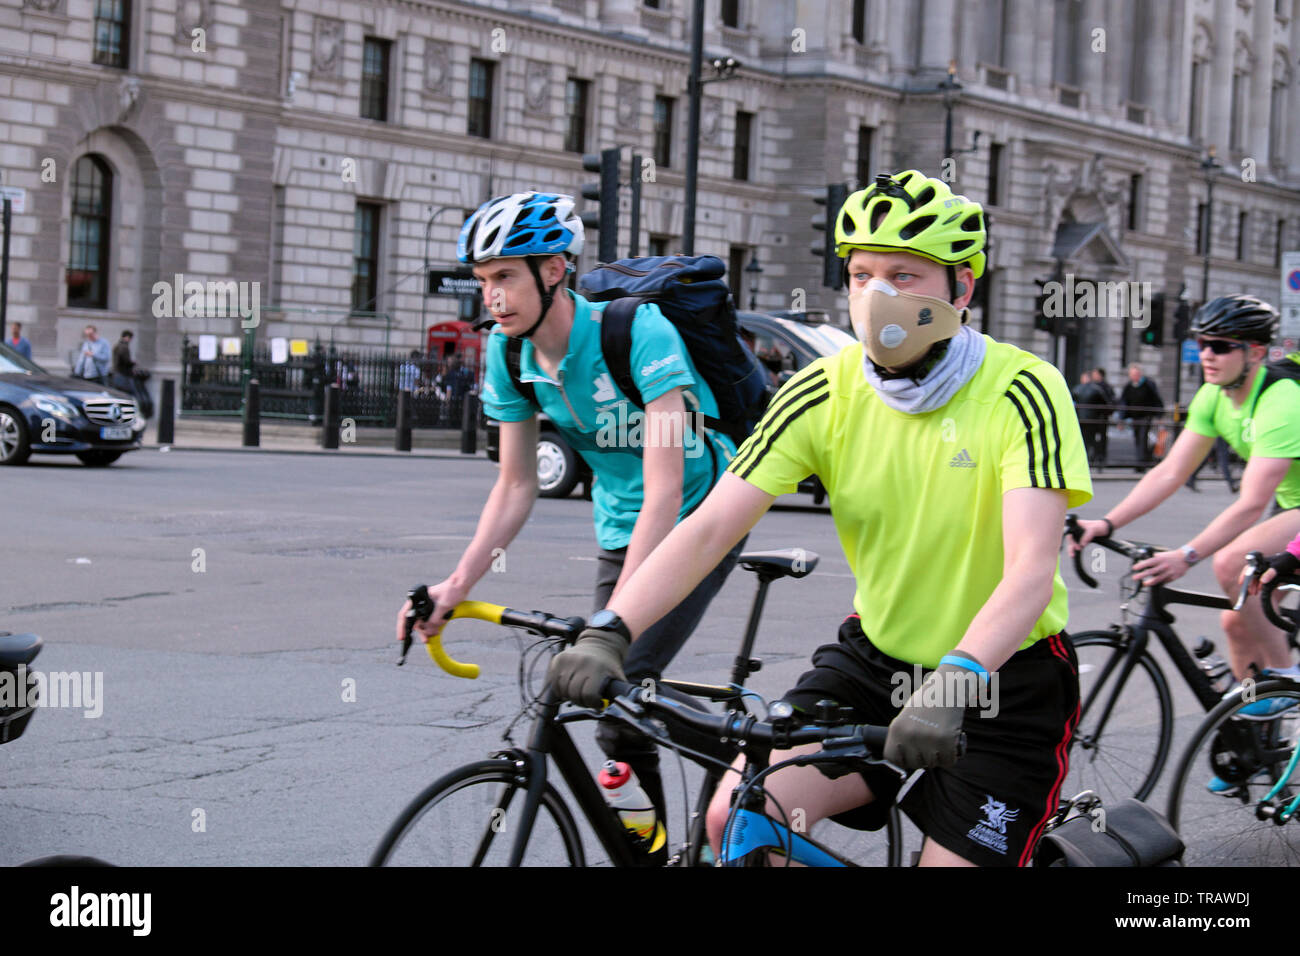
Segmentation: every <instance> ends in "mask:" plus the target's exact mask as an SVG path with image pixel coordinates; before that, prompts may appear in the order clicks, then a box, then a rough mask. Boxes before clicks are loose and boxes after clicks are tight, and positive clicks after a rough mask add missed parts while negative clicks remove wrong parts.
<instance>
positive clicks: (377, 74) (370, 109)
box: [361, 37, 393, 123]
mask: <svg viewBox="0 0 1300 956" xmlns="http://www.w3.org/2000/svg"><path fill="white" fill-rule="evenodd" d="M392 46H393V45H392V44H391V43H390V42H388V41H387V40H377V39H375V38H374V37H366V45H365V49H364V51H363V52H362V59H361V115H362V117H364V118H365V119H372V120H379V121H380V122H381V123H387V122H388V54H389V51H390V50H391V49H392Z"/></svg>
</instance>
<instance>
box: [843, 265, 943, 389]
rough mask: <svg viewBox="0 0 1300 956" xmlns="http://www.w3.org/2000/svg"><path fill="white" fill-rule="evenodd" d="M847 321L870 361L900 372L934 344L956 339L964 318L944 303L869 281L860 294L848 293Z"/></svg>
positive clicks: (883, 282) (879, 280)
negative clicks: (851, 324) (850, 323)
mask: <svg viewBox="0 0 1300 956" xmlns="http://www.w3.org/2000/svg"><path fill="white" fill-rule="evenodd" d="M964 311H965V310H963V312H964ZM849 319H850V321H851V322H852V323H853V331H854V332H855V333H856V334H857V336H858V338H859V339H860V340H861V341H862V344H863V345H864V346H865V347H866V351H867V355H868V356H869V357H870V358H871V361H873V362H875V363H876V364H877V365H879V366H881V367H883V368H890V369H900V368H906V367H907V366H909V365H911V364H912V363H913V362H916V361H917V360H919V359H920V358H921V357H922V356H923V355H925V353H926V351H927V350H928V349H929V348H930V346H931V345H934V343H936V342H942V341H943V340H944V339H950V338H952V337H953V336H954V335H956V334H957V332H958V331H959V330H960V329H961V326H962V322H963V319H964V316H963V314H962V313H959V312H958V311H957V310H956V309H954V308H953V307H952V304H951V303H949V302H945V301H944V300H943V299H937V298H935V297H934V296H932V295H918V294H916V293H914V292H900V291H899V290H898V289H895V288H894V287H893V286H892V285H890V284H889V283H888V282H886V281H885V280H884V279H872V280H871V281H869V282H868V283H867V284H866V285H865V286H864V287H863V288H862V290H861V291H860V292H856V293H850V295H849Z"/></svg>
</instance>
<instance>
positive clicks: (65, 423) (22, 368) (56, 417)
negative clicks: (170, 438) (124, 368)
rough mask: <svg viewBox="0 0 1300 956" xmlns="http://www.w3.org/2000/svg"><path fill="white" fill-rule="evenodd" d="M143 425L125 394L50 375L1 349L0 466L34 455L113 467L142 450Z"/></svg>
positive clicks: (3, 346) (81, 380) (133, 403)
mask: <svg viewBox="0 0 1300 956" xmlns="http://www.w3.org/2000/svg"><path fill="white" fill-rule="evenodd" d="M144 426H145V421H144V419H143V418H142V417H140V415H139V411H138V409H137V407H136V401H135V398H133V397H132V396H130V395H128V394H127V393H126V392H121V391H118V390H117V389H115V388H108V387H106V386H103V385H98V384H96V383H94V382H88V381H86V380H85V379H80V378H68V377H66V376H61V375H52V374H51V373H49V372H47V371H46V370H45V369H43V368H41V367H40V366H39V365H37V364H36V363H35V362H33V361H31V360H30V359H25V358H23V357H22V356H21V355H19V354H18V353H17V352H15V351H14V350H13V349H12V348H10V347H9V346H7V345H4V344H0V465H21V464H22V463H23V462H25V461H26V460H27V458H28V456H29V455H31V454H32V453H33V452H35V453H37V454H42V455H76V456H77V457H78V458H79V459H81V461H82V462H83V463H84V464H87V465H91V466H97V467H102V466H104V465H111V464H112V463H113V462H115V461H117V460H118V458H120V457H121V456H122V453H123V452H127V451H133V450H134V449H136V448H139V447H140V438H141V436H142V435H143V434H144Z"/></svg>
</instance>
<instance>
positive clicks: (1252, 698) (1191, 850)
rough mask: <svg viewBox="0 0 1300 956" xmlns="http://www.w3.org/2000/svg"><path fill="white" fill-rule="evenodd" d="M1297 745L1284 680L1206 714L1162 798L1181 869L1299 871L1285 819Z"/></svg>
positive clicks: (1292, 821)
mask: <svg viewBox="0 0 1300 956" xmlns="http://www.w3.org/2000/svg"><path fill="white" fill-rule="evenodd" d="M1243 708H1250V710H1251V711H1256V713H1250V712H1247V713H1243V712H1242V711H1243ZM1268 710H1272V711H1274V712H1273V713H1262V714H1261V713H1258V711H1268ZM1298 739H1300V684H1296V683H1294V682H1292V681H1284V680H1271V681H1263V682H1261V683H1258V684H1256V685H1254V688H1253V689H1247V690H1244V691H1242V693H1240V694H1236V695H1234V696H1232V697H1230V698H1228V699H1227V700H1225V701H1223V702H1222V703H1220V704H1219V705H1218V706H1217V707H1215V708H1214V709H1213V710H1212V711H1210V713H1209V715H1208V716H1207V717H1206V718H1205V721H1204V722H1203V723H1202V724H1201V726H1200V728H1199V729H1198V730H1197V732H1196V736H1195V737H1193V738H1192V741H1191V743H1190V744H1188V745H1187V750H1186V751H1184V753H1183V757H1182V759H1181V760H1180V761H1179V763H1178V769H1177V771H1176V773H1175V775H1174V785H1173V789H1172V790H1171V791H1170V794H1169V807H1168V816H1169V822H1170V823H1171V824H1172V825H1173V827H1174V828H1175V829H1176V830H1177V831H1178V833H1179V835H1180V836H1181V837H1182V838H1183V842H1184V843H1185V844H1186V845H1187V852H1186V853H1185V854H1184V856H1183V861H1184V862H1185V863H1186V864H1187V865H1188V866H1300V819H1296V818H1295V817H1290V818H1288V817H1287V815H1286V811H1287V809H1289V808H1290V807H1291V805H1292V804H1293V803H1295V802H1296V798H1297V796H1300V767H1295V766H1294V765H1293V764H1292V762H1291V758H1292V755H1293V754H1294V753H1295V749H1296V746H1297V740H1298ZM1288 770H1290V771H1292V772H1291V774H1290V780H1289V781H1287V782H1282V781H1284V780H1285V778H1286V777H1287V772H1288ZM1279 783H1281V785H1280V786H1279ZM1274 791H1276V792H1274Z"/></svg>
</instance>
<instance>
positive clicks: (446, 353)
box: [428, 319, 483, 382]
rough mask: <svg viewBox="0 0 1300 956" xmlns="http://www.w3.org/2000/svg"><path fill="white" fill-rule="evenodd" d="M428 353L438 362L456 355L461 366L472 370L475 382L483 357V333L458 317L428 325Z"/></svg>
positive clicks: (477, 378)
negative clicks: (476, 330)
mask: <svg viewBox="0 0 1300 956" xmlns="http://www.w3.org/2000/svg"><path fill="white" fill-rule="evenodd" d="M428 355H429V358H430V359H431V360H433V361H434V362H438V363H442V362H445V361H447V360H449V359H451V358H452V357H458V358H459V359H460V362H461V365H462V366H463V367H465V368H468V369H471V370H472V371H473V372H474V380H475V381H476V382H477V381H478V380H479V377H480V374H479V373H480V362H481V361H482V358H483V335H482V334H481V333H479V332H475V331H474V330H473V329H472V328H470V324H469V323H468V322H462V321H460V320H459V319H453V320H452V321H450V322H439V323H438V324H437V325H431V326H429V339H428Z"/></svg>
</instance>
